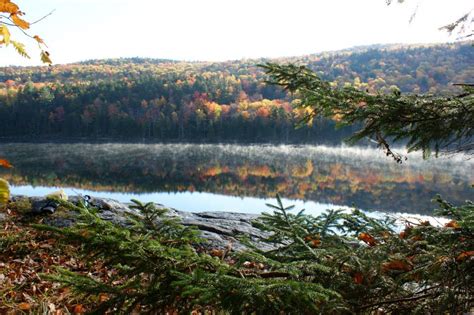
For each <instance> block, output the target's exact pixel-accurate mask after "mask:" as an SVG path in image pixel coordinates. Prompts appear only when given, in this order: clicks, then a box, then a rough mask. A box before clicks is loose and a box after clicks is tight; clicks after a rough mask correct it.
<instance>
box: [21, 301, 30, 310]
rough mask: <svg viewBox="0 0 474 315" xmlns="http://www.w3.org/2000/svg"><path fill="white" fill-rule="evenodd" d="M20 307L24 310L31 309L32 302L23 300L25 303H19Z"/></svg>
mask: <svg viewBox="0 0 474 315" xmlns="http://www.w3.org/2000/svg"><path fill="white" fill-rule="evenodd" d="M18 308H19V309H20V310H22V311H29V310H30V309H31V304H30V303H26V302H23V303H20V304H18Z"/></svg>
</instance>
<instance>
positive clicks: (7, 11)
mask: <svg viewBox="0 0 474 315" xmlns="http://www.w3.org/2000/svg"><path fill="white" fill-rule="evenodd" d="M24 15H25V13H24V12H23V11H21V10H20V8H19V7H18V5H16V4H15V3H13V2H11V1H10V0H0V47H3V46H10V45H11V46H13V48H14V49H15V50H16V51H17V53H18V54H20V55H21V56H23V57H25V58H30V56H29V55H28V52H27V51H26V49H25V45H24V44H23V43H21V42H19V41H16V40H13V39H12V38H11V33H10V29H9V27H10V28H17V29H19V30H20V31H21V32H22V33H23V34H24V35H25V36H27V37H29V38H31V39H33V40H35V41H36V43H37V44H38V47H39V49H40V51H41V53H40V59H41V61H42V62H43V63H46V64H51V63H52V62H51V59H50V57H49V53H48V52H47V51H46V50H45V48H46V47H47V46H46V44H45V43H44V41H43V39H41V37H39V36H38V35H30V34H29V33H28V30H29V29H30V26H31V25H32V24H34V23H36V22H39V21H40V20H42V19H43V18H44V17H43V18H41V19H40V20H38V21H36V22H33V23H30V22H27V21H25V20H24V19H23V16H24ZM48 15H49V14H48ZM45 17H46V16H45Z"/></svg>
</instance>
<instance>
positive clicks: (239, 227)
mask: <svg viewBox="0 0 474 315" xmlns="http://www.w3.org/2000/svg"><path fill="white" fill-rule="evenodd" d="M79 198H80V197H70V198H69V201H70V202H72V203H76V204H77V203H78V201H79ZM25 199H27V200H28V201H29V203H30V204H31V214H32V215H41V216H43V220H42V222H43V223H44V224H49V225H53V226H57V227H67V226H71V225H72V224H74V222H75V221H76V219H77V213H75V212H74V211H69V210H68V211H65V210H63V209H62V210H60V211H54V212H52V211H51V208H55V206H56V205H55V203H54V202H51V201H50V200H48V199H46V198H44V197H26V196H14V197H13V198H12V200H13V201H19V200H25ZM88 202H89V203H90V204H91V205H93V206H94V207H96V208H97V209H98V215H99V216H100V217H101V218H102V219H104V220H107V221H110V222H113V223H116V224H120V225H122V226H127V225H129V224H130V223H129V221H128V215H127V214H139V213H137V211H136V210H134V209H130V208H129V204H124V203H120V202H118V201H116V200H113V199H107V198H90V199H89V200H88ZM155 206H156V207H158V208H165V207H164V206H163V205H161V204H155ZM167 209H168V215H170V216H173V217H177V218H179V219H180V220H181V222H182V224H184V225H186V226H194V227H196V228H197V229H199V230H200V231H201V235H202V237H203V238H204V239H205V240H206V243H205V244H204V245H205V246H209V247H212V248H231V249H232V250H234V251H242V250H245V249H246V245H244V244H242V242H241V241H239V237H240V236H246V237H247V238H248V239H249V240H250V242H251V243H252V244H253V245H255V246H256V247H257V248H260V249H262V250H271V249H273V248H274V247H273V246H272V245H270V244H267V243H265V242H263V241H262V239H263V238H265V237H267V236H268V233H266V232H263V231H261V230H259V229H257V228H256V227H254V226H252V220H256V219H258V215H254V214H244V213H235V212H199V213H192V212H185V211H179V210H176V209H170V208H167Z"/></svg>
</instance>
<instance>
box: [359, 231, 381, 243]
mask: <svg viewBox="0 0 474 315" xmlns="http://www.w3.org/2000/svg"><path fill="white" fill-rule="evenodd" d="M359 239H360V240H361V241H364V242H365V243H367V244H369V246H375V245H377V241H376V240H375V238H374V237H373V236H372V235H370V234H369V233H360V234H359Z"/></svg>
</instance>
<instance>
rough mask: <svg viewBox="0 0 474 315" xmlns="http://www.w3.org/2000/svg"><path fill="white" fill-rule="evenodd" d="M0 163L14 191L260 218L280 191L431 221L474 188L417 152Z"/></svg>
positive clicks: (10, 154)
mask: <svg viewBox="0 0 474 315" xmlns="http://www.w3.org/2000/svg"><path fill="white" fill-rule="evenodd" d="M398 152H399V153H401V154H405V152H403V151H401V150H400V151H398ZM0 155H1V156H5V157H6V158H7V159H9V160H10V161H12V162H13V164H14V165H15V168H14V169H12V170H9V171H2V173H1V174H0V175H1V176H2V177H4V178H7V179H8V180H9V181H10V182H11V183H12V184H13V185H14V187H13V193H26V194H38V195H41V194H43V193H45V192H47V191H50V190H54V189H56V187H63V188H71V189H74V191H73V190H70V193H74V192H80V193H89V194H95V195H99V194H102V195H106V196H107V197H111V198H115V199H118V200H121V201H127V200H129V199H130V198H138V199H142V200H144V201H155V202H159V203H162V204H165V205H167V206H171V207H175V208H178V209H181V210H190V211H205V210H213V211H241V212H260V211H263V210H265V202H268V201H269V200H272V199H273V198H274V196H275V194H276V193H279V194H280V195H282V196H283V197H284V198H287V199H288V201H289V202H290V201H292V203H297V204H298V205H300V206H301V207H305V208H313V209H322V208H327V207H331V206H333V205H334V206H335V207H337V206H351V205H352V204H355V205H356V206H358V207H360V208H362V209H366V210H374V211H384V212H411V213H424V214H429V213H431V210H432V209H434V208H435V207H436V206H435V205H434V204H432V203H431V201H430V200H431V199H432V198H433V197H434V196H435V195H436V194H437V193H440V194H441V195H442V196H443V197H446V198H449V200H450V201H452V202H454V203H460V202H463V201H464V200H465V199H472V189H471V188H470V185H471V184H472V183H473V182H474V177H473V169H474V162H473V161H472V160H469V159H468V157H467V156H463V155H455V156H450V157H440V158H432V159H429V160H423V159H422V156H421V154H418V153H411V154H408V155H407V157H408V160H407V161H405V162H404V163H403V164H402V165H400V164H397V163H395V162H394V161H393V159H391V158H390V157H386V156H385V154H384V153H383V152H382V151H381V150H378V149H374V148H368V147H367V148H364V147H346V146H339V147H329V146H312V145H301V146H295V145H278V146H274V145H234V144H221V145H216V144H117V143H109V144H83V143H75V144H29V143H20V144H18V143H15V144H1V145H0ZM303 201H305V202H306V203H304V202H303ZM318 211H319V210H318Z"/></svg>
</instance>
